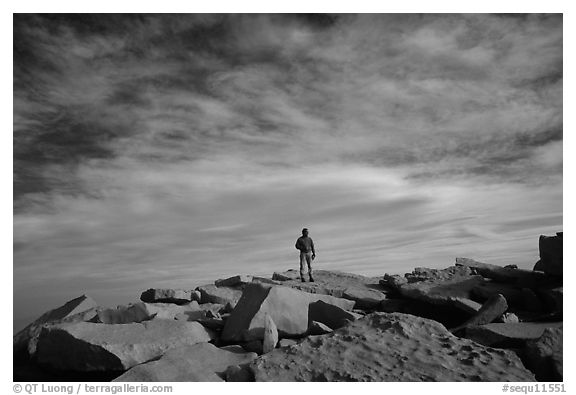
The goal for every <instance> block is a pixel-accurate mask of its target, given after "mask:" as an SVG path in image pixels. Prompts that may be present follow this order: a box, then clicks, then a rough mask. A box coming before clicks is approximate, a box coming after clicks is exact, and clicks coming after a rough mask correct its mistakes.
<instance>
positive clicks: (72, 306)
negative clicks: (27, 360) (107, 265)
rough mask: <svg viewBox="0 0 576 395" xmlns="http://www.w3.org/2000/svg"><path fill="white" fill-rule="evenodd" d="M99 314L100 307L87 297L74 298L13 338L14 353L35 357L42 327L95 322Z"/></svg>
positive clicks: (43, 315) (41, 317)
mask: <svg viewBox="0 0 576 395" xmlns="http://www.w3.org/2000/svg"><path fill="white" fill-rule="evenodd" d="M97 314H98V305H97V304H96V302H95V301H94V300H93V299H92V298H91V297H89V296H87V295H82V296H79V297H77V298H74V299H72V300H70V301H68V302H66V303H65V304H63V305H62V306H60V307H58V308H56V309H53V310H50V311H47V312H46V313H44V314H42V315H41V316H40V317H39V318H38V319H36V320H35V321H34V322H32V323H31V324H30V325H28V326H27V327H25V328H24V329H22V330H21V331H20V332H18V333H17V334H16V335H15V336H14V338H13V347H14V353H15V354H19V353H25V354H26V355H27V356H30V357H32V356H34V354H35V353H36V344H37V342H38V337H39V336H40V332H41V331H42V326H43V325H45V324H50V323H60V322H79V321H89V320H93V319H94V318H95V317H96V315H97Z"/></svg>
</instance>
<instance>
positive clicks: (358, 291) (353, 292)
mask: <svg viewBox="0 0 576 395" xmlns="http://www.w3.org/2000/svg"><path fill="white" fill-rule="evenodd" d="M342 297H343V298H344V299H350V300H353V301H355V302H356V305H355V307H356V308H357V309H364V310H371V309H375V308H377V307H378V306H379V305H380V302H382V301H383V300H384V299H386V294H384V293H382V292H381V291H377V290H375V289H370V288H346V289H345V290H344V292H343V293H342Z"/></svg>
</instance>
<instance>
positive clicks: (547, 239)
mask: <svg viewBox="0 0 576 395" xmlns="http://www.w3.org/2000/svg"><path fill="white" fill-rule="evenodd" d="M538 246H539V248H540V261H538V262H537V263H536V266H535V267H534V270H539V271H543V272H544V273H546V274H550V275H553V276H562V274H563V268H562V265H563V261H564V258H563V252H562V247H563V233H562V232H558V233H556V236H544V235H541V236H540V238H539V240H538Z"/></svg>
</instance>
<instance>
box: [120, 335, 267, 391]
mask: <svg viewBox="0 0 576 395" xmlns="http://www.w3.org/2000/svg"><path fill="white" fill-rule="evenodd" d="M256 357H257V354H255V353H250V352H242V353H240V352H231V351H226V350H222V349H219V348H217V347H216V346H214V345H212V344H209V343H198V344H195V345H192V346H183V347H178V348H173V349H171V350H168V351H167V352H166V353H165V354H164V355H163V356H162V357H161V358H160V359H158V360H156V361H151V362H147V363H144V364H141V365H138V366H134V367H133V368H132V369H130V370H128V371H127V372H126V373H124V374H123V375H121V376H120V377H118V378H116V379H115V380H114V381H142V382H151V381H193V382H198V381H224V380H223V379H222V378H221V377H222V376H224V373H225V372H226V369H227V368H228V366H231V365H242V364H246V363H249V362H250V361H252V360H254V359H255V358H256Z"/></svg>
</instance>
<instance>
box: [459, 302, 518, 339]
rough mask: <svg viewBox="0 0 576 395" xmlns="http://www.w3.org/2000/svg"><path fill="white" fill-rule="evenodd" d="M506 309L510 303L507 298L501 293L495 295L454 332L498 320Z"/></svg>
mask: <svg viewBox="0 0 576 395" xmlns="http://www.w3.org/2000/svg"><path fill="white" fill-rule="evenodd" d="M506 310H508V303H506V298H504V296H502V295H500V294H498V295H495V296H493V297H491V298H490V299H488V300H487V301H486V303H484V304H483V305H482V307H481V308H480V310H478V312H477V313H476V315H474V316H473V317H472V318H470V319H469V320H467V321H466V322H464V323H463V324H462V325H461V326H460V327H458V328H456V329H454V330H453V331H452V332H455V331H456V330H459V329H461V328H465V327H468V326H475V325H484V324H489V323H491V322H492V321H494V320H496V319H497V318H498V317H501V316H502V314H504V313H505V312H506Z"/></svg>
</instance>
